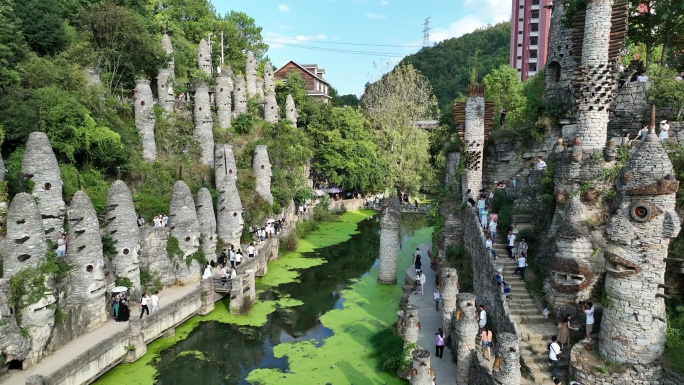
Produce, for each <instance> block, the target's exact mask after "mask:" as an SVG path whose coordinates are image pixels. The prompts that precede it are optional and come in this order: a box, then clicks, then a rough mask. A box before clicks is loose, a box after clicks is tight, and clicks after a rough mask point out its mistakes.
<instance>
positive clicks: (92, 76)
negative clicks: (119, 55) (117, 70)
mask: <svg viewBox="0 0 684 385" xmlns="http://www.w3.org/2000/svg"><path fill="white" fill-rule="evenodd" d="M84 69H85V75H86V85H88V86H90V87H102V78H101V77H100V75H101V74H102V71H101V70H100V69H99V68H94V67H86V68H84Z"/></svg>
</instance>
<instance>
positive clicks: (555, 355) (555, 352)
mask: <svg viewBox="0 0 684 385" xmlns="http://www.w3.org/2000/svg"><path fill="white" fill-rule="evenodd" d="M557 341H558V337H557V336H553V337H551V343H550V344H549V366H553V373H552V374H551V377H552V378H553V379H554V381H555V380H556V378H558V361H559V360H560V355H561V353H562V352H563V351H562V350H561V347H560V345H558V342H557Z"/></svg>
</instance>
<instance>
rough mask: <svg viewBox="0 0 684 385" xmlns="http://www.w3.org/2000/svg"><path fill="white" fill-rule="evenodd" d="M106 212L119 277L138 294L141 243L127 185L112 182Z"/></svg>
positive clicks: (108, 231)
mask: <svg viewBox="0 0 684 385" xmlns="http://www.w3.org/2000/svg"><path fill="white" fill-rule="evenodd" d="M105 211H106V212H107V214H106V218H107V219H106V222H105V224H106V228H107V234H108V235H109V236H110V237H111V238H112V239H113V240H114V241H115V243H114V248H115V249H116V255H114V257H113V259H112V262H113V263H114V268H115V271H116V275H117V276H119V277H125V278H128V279H129V280H130V281H131V283H132V284H133V287H132V288H131V289H133V292H135V293H137V292H138V291H140V257H139V256H138V253H139V250H140V243H139V242H140V240H139V232H138V224H137V222H136V215H135V207H134V206H133V198H132V197H131V192H130V190H129V189H128V186H126V184H125V183H124V182H122V181H120V180H117V181H114V182H113V183H112V186H111V187H110V188H109V193H108V194H107V207H106V208H105ZM133 292H132V293H133Z"/></svg>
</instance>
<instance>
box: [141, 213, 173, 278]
mask: <svg viewBox="0 0 684 385" xmlns="http://www.w3.org/2000/svg"><path fill="white" fill-rule="evenodd" d="M168 237H169V228H168V227H156V228H155V227H150V226H145V227H141V228H140V250H141V252H142V253H141V255H140V267H141V268H145V269H148V270H150V271H152V272H153V273H155V274H156V275H158V276H159V278H160V279H161V283H162V285H164V286H171V285H173V284H175V283H176V271H175V269H174V267H173V264H172V263H171V260H169V257H168V256H167V255H166V242H167V240H168Z"/></svg>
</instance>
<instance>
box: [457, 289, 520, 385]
mask: <svg viewBox="0 0 684 385" xmlns="http://www.w3.org/2000/svg"><path fill="white" fill-rule="evenodd" d="M457 302H458V310H457V311H456V320H455V321H454V329H455V331H456V349H457V351H458V353H457V357H458V360H457V362H456V383H458V384H467V383H468V379H469V378H470V364H471V361H472V359H473V352H474V351H475V338H476V337H477V331H478V328H479V326H478V325H477V318H476V312H477V309H476V308H475V295H474V294H470V293H461V294H459V295H458V299H457ZM444 313H445V314H446V310H445V311H444ZM445 318H446V317H445ZM444 330H449V329H444ZM511 383H512V382H511Z"/></svg>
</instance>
